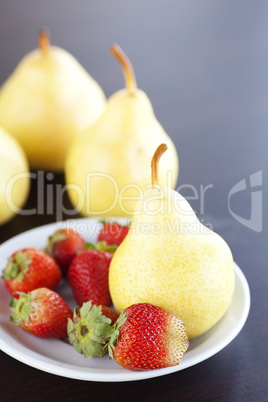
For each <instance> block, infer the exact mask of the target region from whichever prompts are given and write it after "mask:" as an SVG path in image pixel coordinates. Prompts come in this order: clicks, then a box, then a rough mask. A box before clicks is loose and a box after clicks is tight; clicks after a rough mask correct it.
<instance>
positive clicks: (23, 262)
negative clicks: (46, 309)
mask: <svg viewBox="0 0 268 402" xmlns="http://www.w3.org/2000/svg"><path fill="white" fill-rule="evenodd" d="M2 278H3V279H4V281H5V285H6V287H7V290H8V291H9V293H10V294H11V295H13V293H14V292H25V293H28V292H30V291H31V290H34V289H36V288H40V287H47V288H49V289H52V290H54V289H56V287H57V285H58V283H59V281H60V280H61V270H60V268H59V266H58V264H57V263H56V261H55V260H54V259H53V258H51V257H50V256H49V255H48V254H46V253H44V252H43V251H41V250H37V249H35V248H24V249H22V250H19V251H16V252H15V253H13V254H12V256H11V257H10V258H9V259H8V264H7V266H6V268H5V270H4V272H3V276H2ZM15 297H18V296H17V295H15Z"/></svg>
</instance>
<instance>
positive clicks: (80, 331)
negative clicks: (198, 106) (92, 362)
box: [67, 301, 118, 359]
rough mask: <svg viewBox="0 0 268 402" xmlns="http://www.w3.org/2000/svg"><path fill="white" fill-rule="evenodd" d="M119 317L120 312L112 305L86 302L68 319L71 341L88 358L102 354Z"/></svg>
mask: <svg viewBox="0 0 268 402" xmlns="http://www.w3.org/2000/svg"><path fill="white" fill-rule="evenodd" d="M117 318H118V314H117V313H116V312H115V311H114V310H112V309H111V308H110V307H106V306H96V305H94V304H92V303H91V301H88V302H87V303H84V304H83V305H82V307H81V308H80V310H79V307H76V308H75V310H74V315H73V319H69V320H68V328H67V330H68V336H69V340H70V343H71V344H72V345H73V346H74V347H75V349H76V350H77V351H78V352H79V353H82V354H83V355H84V356H85V357H86V358H87V359H90V358H91V357H92V356H101V355H102V352H103V346H104V345H105V344H106V343H107V341H108V340H109V339H110V336H111V334H112V331H113V330H112V327H111V325H113V324H114V323H115V321H116V320H117Z"/></svg>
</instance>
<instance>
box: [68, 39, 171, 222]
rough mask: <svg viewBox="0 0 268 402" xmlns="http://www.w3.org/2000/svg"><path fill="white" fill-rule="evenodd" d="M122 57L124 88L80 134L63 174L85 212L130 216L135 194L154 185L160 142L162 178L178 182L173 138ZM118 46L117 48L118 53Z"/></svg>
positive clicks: (167, 184) (73, 199)
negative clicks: (153, 161)
mask: <svg viewBox="0 0 268 402" xmlns="http://www.w3.org/2000/svg"><path fill="white" fill-rule="evenodd" d="M112 49H113V54H114V53H115V54H116V55H117V58H118V59H119V60H121V61H122V60H123V71H124V74H125V77H126V88H125V89H122V90H120V91H117V92H116V93H114V94H113V95H112V96H111V97H110V98H109V99H108V102H107V107H106V110H105V111H104V113H103V114H102V116H101V117H100V119H99V120H98V121H97V122H96V123H95V124H93V125H92V126H91V127H90V128H89V129H88V130H87V131H86V132H85V133H84V134H83V135H82V136H80V137H79V138H77V139H76V140H75V141H74V142H73V144H72V145H71V147H70V150H69V152H68V155H67V160H66V167H65V176H66V182H67V185H68V187H69V188H68V194H69V197H70V200H71V202H72V204H73V205H74V206H75V207H76V208H77V209H78V210H79V212H81V213H82V214H83V215H85V216H90V215H91V216H92V215H97V216H131V215H132V213H133V210H134V206H135V203H136V200H137V199H138V198H139V197H140V196H141V194H142V193H143V192H144V191H145V190H146V186H148V185H150V182H151V178H150V169H149V166H150V161H151V156H152V154H153V152H154V150H155V148H156V147H157V146H158V144H159V143H161V142H163V141H164V142H166V143H167V144H168V147H169V150H170V152H169V155H168V156H165V155H164V156H163V159H162V170H161V174H160V177H159V181H160V183H161V184H162V185H163V186H165V187H175V185H176V182H177V177H178V156H177V151H176V148H175V146H174V144H173V142H172V140H171V139H170V138H169V137H168V135H167V133H166V132H165V131H164V129H163V127H162V126H161V125H160V123H159V122H158V121H157V119H156V117H155V114H154V111H153V108H152V105H151V102H150V100H149V98H148V96H147V95H146V94H145V93H144V92H143V91H142V90H140V89H137V87H136V80H135V76H134V73H133V71H132V66H131V64H130V62H129V61H128V59H126V56H125V55H124V54H122V52H121V50H120V51H119V50H118V47H113V48H112ZM118 52H119V53H118Z"/></svg>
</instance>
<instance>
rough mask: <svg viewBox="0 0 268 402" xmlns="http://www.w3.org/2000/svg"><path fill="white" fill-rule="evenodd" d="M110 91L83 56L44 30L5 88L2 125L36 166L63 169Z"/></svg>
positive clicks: (0, 94) (1, 100)
mask: <svg viewBox="0 0 268 402" xmlns="http://www.w3.org/2000/svg"><path fill="white" fill-rule="evenodd" d="M105 105H106V98H105V95H104V93H103V91H102V89H101V88H100V86H99V85H98V83H97V82H96V81H95V80H94V79H93V78H92V77H91V76H90V75H89V74H88V73H87V72H86V70H85V69H84V68H83V67H82V66H81V65H80V64H79V63H78V61H77V60H76V59H75V58H74V57H73V56H72V55H71V54H70V53H68V52H67V51H65V50H64V49H61V48H60V47H56V46H50V44H49V38H48V33H47V32H46V31H41V32H40V34H39V48H38V49H36V50H34V51H32V52H30V53H29V54H27V55H26V56H25V57H24V58H23V59H22V60H21V62H20V63H19V64H18V66H17V67H16V69H15V71H14V72H13V73H12V74H11V75H10V77H9V78H8V79H7V81H6V82H5V83H4V84H3V86H2V88H1V90H0V125H2V127H3V128H5V129H6V130H7V131H8V132H10V133H11V134H12V135H13V136H14V137H15V138H16V139H17V140H18V141H19V142H20V144H21V145H22V147H23V148H24V150H25V152H26V154H27V156H28V159H29V162H30V166H31V168H33V169H45V170H53V171H63V169H64V163H65V158H66V153H67V150H68V148H69V145H70V143H71V141H72V140H73V139H74V138H75V137H76V136H77V135H79V134H80V133H81V131H83V130H84V129H86V128H87V127H89V126H90V125H91V124H92V123H93V122H94V121H95V120H96V119H97V118H98V117H99V116H100V114H101V113H102V112H103V110H104V108H105Z"/></svg>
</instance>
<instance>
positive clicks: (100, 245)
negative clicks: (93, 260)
mask: <svg viewBox="0 0 268 402" xmlns="http://www.w3.org/2000/svg"><path fill="white" fill-rule="evenodd" d="M85 248H86V249H87V250H91V249H96V250H102V251H108V252H109V253H114V252H115V250H116V249H117V246H115V245H111V246H107V244H105V243H104V242H102V241H99V242H98V243H97V245H96V246H95V244H93V243H85Z"/></svg>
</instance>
